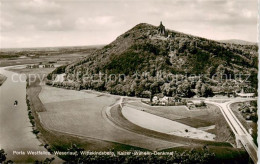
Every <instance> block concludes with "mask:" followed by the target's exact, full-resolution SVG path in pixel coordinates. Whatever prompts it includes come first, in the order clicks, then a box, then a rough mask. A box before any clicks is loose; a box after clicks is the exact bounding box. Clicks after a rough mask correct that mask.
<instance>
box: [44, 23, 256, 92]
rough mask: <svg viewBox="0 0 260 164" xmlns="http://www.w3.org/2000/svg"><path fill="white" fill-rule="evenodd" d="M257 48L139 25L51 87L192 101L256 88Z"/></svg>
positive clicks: (66, 69)
mask: <svg viewBox="0 0 260 164" xmlns="http://www.w3.org/2000/svg"><path fill="white" fill-rule="evenodd" d="M257 51H258V47H257V45H240V44H231V43H223V42H217V41H213V40H208V39H205V38H200V37H196V36H191V35H187V34H184V33H180V32H176V31H173V30H168V29H165V28H164V26H163V25H162V24H161V25H160V26H159V27H158V26H153V25H149V24H145V23H141V24H138V25H136V26H135V27H134V28H132V29H130V30H129V31H127V32H126V33H124V34H122V35H120V36H119V37H118V38H117V39H116V40H115V41H113V42H112V43H110V44H109V45H107V46H105V47H104V48H102V49H99V50H97V51H95V52H94V53H92V55H90V56H88V57H87V58H85V59H83V60H82V59H81V60H79V61H77V62H75V63H72V64H70V65H68V66H66V67H64V69H63V72H64V73H65V74H66V75H65V81H64V82H56V83H52V82H51V81H49V82H48V83H49V84H53V85H55V86H63V87H67V88H76V89H95V90H100V91H108V92H110V93H112V94H120V95H128V96H139V97H150V96H151V95H154V94H161V95H166V96H182V97H191V96H193V95H195V94H197V95H198V96H211V95H213V92H218V93H219V92H223V93H230V94H232V93H234V92H239V91H240V90H241V89H242V88H245V90H247V91H248V92H255V91H256V88H257V69H258V68H257V65H258V54H257Z"/></svg>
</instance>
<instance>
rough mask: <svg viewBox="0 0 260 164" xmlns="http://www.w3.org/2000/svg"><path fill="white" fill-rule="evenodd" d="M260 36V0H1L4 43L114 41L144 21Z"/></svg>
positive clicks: (0, 44)
mask: <svg viewBox="0 0 260 164" xmlns="http://www.w3.org/2000/svg"><path fill="white" fill-rule="evenodd" d="M160 21H162V22H163V24H164V25H165V26H166V28H167V29H172V30H176V31H180V32H184V33H188V34H192V35H196V36H201V37H205V38H208V39H214V40H226V39H241V40H245V41H251V42H256V41H257V0H0V48H21V47H55V46H82V45H98V44H108V43H110V42H112V41H113V40H115V39H116V37H117V36H119V35H121V34H122V33H124V32H126V31H127V30H129V29H131V28H132V27H134V26H135V25H137V24H139V23H149V24H152V25H156V26H157V25H159V23H160Z"/></svg>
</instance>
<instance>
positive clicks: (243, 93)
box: [236, 88, 255, 98]
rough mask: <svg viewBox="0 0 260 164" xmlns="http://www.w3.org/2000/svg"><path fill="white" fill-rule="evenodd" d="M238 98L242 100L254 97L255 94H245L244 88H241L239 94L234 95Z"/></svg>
mask: <svg viewBox="0 0 260 164" xmlns="http://www.w3.org/2000/svg"><path fill="white" fill-rule="evenodd" d="M236 94H237V95H238V96H239V97H243V98H251V97H254V96H255V93H245V92H244V88H242V90H241V92H240V93H236Z"/></svg>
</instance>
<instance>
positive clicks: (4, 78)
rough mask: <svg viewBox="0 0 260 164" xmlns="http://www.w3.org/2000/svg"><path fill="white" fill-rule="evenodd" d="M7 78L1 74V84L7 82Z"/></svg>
mask: <svg viewBox="0 0 260 164" xmlns="http://www.w3.org/2000/svg"><path fill="white" fill-rule="evenodd" d="M6 79H7V77H6V76H4V75H2V74H0V86H1V85H3V83H4V82H5V80H6Z"/></svg>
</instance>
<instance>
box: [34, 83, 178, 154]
mask: <svg viewBox="0 0 260 164" xmlns="http://www.w3.org/2000/svg"><path fill="white" fill-rule="evenodd" d="M75 93H77V94H75ZM59 95H62V96H59ZM39 97H40V99H41V101H42V103H43V104H44V107H45V109H46V112H40V113H38V114H39V117H40V120H41V123H42V124H43V126H44V127H45V128H47V129H49V130H54V131H58V132H62V133H66V134H71V135H76V136H81V137H87V138H93V139H98V140H103V141H110V142H117V143H122V144H127V145H131V146H135V147H141V148H144V149H149V150H161V149H165V148H170V147H175V146H179V144H175V143H171V142H167V141H163V140H159V139H154V138H150V137H146V136H142V135H139V134H135V133H132V132H128V131H125V130H121V129H119V128H116V127H114V126H113V125H112V124H111V123H110V122H109V121H108V120H106V118H105V116H104V115H103V112H104V109H106V108H107V107H108V106H110V105H112V104H114V103H115V101H116V97H115V96H107V95H96V94H94V93H92V94H91V93H86V92H83V91H72V90H65V89H59V88H52V87H49V86H42V91H41V93H40V95H39Z"/></svg>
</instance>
